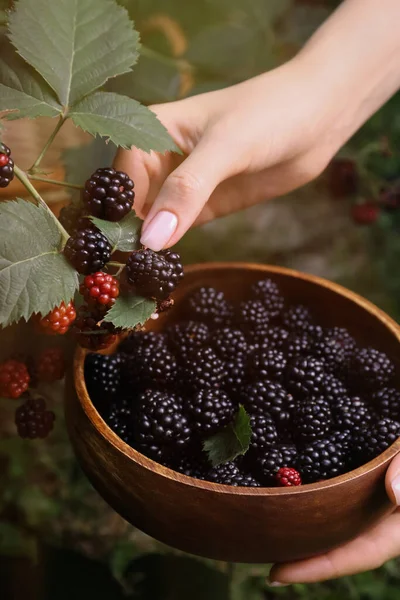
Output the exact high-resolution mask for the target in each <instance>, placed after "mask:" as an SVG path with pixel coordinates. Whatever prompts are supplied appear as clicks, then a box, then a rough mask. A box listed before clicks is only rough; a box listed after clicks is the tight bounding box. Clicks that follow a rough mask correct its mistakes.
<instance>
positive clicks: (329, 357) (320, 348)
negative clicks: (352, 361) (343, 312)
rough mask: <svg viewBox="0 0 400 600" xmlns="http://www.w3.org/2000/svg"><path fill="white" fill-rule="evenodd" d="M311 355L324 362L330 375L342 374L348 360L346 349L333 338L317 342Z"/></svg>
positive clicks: (323, 338)
mask: <svg viewBox="0 0 400 600" xmlns="http://www.w3.org/2000/svg"><path fill="white" fill-rule="evenodd" d="M310 354H311V355H312V356H315V358H317V359H319V360H321V361H323V363H324V365H325V368H326V371H327V372H328V373H341V371H342V369H343V367H344V365H345V363H346V360H347V355H346V351H345V349H344V348H343V346H341V345H340V344H339V343H338V342H337V341H336V340H335V339H334V338H332V337H322V338H320V339H318V340H317V341H315V342H314V343H313V344H312V346H311V349H310Z"/></svg>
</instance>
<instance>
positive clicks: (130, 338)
mask: <svg viewBox="0 0 400 600" xmlns="http://www.w3.org/2000/svg"><path fill="white" fill-rule="evenodd" d="M160 346H166V336H165V335H164V334H162V333H155V332H154V331H133V332H132V333H130V334H128V335H127V337H126V338H125V339H124V340H122V342H121V343H120V345H119V346H118V351H119V352H124V353H125V354H131V355H134V354H135V353H136V352H137V351H138V350H142V349H143V348H150V347H151V348H156V347H157V348H158V347H160Z"/></svg>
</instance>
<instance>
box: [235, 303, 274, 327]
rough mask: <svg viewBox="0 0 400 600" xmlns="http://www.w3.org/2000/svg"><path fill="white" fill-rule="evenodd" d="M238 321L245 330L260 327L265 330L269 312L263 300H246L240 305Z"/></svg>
mask: <svg viewBox="0 0 400 600" xmlns="http://www.w3.org/2000/svg"><path fill="white" fill-rule="evenodd" d="M236 321H237V324H238V325H239V326H240V327H241V328H242V329H243V331H248V330H249V329H250V330H251V329H258V328H260V329H263V330H264V331H265V328H266V326H267V325H268V322H269V313H268V310H267V309H266V308H265V306H264V304H263V303H262V302H261V300H245V301H244V302H241V303H240V305H239V308H238V314H237V318H236Z"/></svg>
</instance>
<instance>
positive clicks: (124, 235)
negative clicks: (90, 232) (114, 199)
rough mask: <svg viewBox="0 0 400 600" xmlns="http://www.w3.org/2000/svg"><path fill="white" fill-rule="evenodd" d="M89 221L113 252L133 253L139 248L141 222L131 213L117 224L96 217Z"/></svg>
mask: <svg viewBox="0 0 400 600" xmlns="http://www.w3.org/2000/svg"><path fill="white" fill-rule="evenodd" d="M91 220H92V221H93V223H94V224H95V225H96V227H97V228H98V229H100V231H101V232H102V233H104V235H105V236H106V238H107V239H108V241H109V242H110V244H111V246H112V247H113V248H114V250H121V252H133V251H134V250H137V249H138V248H139V247H140V243H139V238H140V229H141V227H142V223H143V221H142V220H141V219H139V217H137V216H136V215H135V213H134V212H133V211H132V212H131V213H129V215H127V216H126V217H124V218H123V219H121V221H118V222H117V223H112V222H111V221H103V219H96V217H91Z"/></svg>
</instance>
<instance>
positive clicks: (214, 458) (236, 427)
mask: <svg viewBox="0 0 400 600" xmlns="http://www.w3.org/2000/svg"><path fill="white" fill-rule="evenodd" d="M250 439H251V426H250V417H249V415H248V414H247V412H246V410H245V409H244V407H243V406H242V405H240V406H239V410H238V412H237V413H236V416H235V420H234V422H233V423H232V424H231V425H228V427H226V428H225V429H224V430H223V431H221V432H220V433H217V434H215V435H213V436H212V437H210V438H209V439H208V440H206V441H205V442H204V443H203V448H204V450H205V451H206V452H207V454H208V458H209V460H210V461H211V464H212V465H213V467H216V466H217V465H220V464H223V463H226V462H228V461H231V460H234V459H235V458H236V457H237V456H240V455H243V454H246V452H247V450H248V449H249V445H250Z"/></svg>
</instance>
